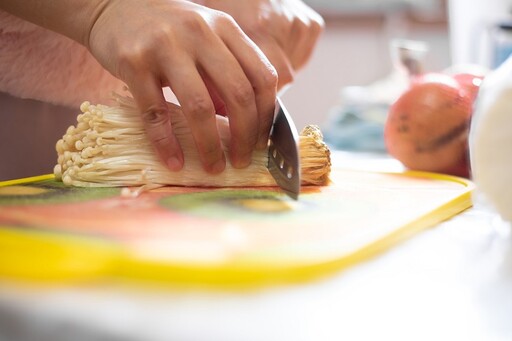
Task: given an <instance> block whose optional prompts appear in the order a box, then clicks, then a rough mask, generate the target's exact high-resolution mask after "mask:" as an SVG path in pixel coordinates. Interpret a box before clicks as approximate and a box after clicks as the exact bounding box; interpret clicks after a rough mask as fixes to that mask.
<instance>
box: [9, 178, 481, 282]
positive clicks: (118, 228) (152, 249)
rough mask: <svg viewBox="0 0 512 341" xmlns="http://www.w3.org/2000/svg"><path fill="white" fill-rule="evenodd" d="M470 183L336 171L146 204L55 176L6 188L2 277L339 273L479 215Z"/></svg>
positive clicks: (162, 196)
mask: <svg viewBox="0 0 512 341" xmlns="http://www.w3.org/2000/svg"><path fill="white" fill-rule="evenodd" d="M472 189H473V184H472V183H471V182H470V181H469V180H466V179H462V178H456V177H451V176H445V175H439V174H431V173H421V172H405V173H376V172H361V171H347V170H342V169H334V170H333V172H332V183H331V184H330V185H328V186H324V187H314V186H305V187H302V190H301V195H300V199H299V201H293V200H291V199H289V198H288V197H286V196H285V195H283V194H282V193H280V192H279V190H278V189H276V188H271V187H265V188H262V187H260V188H222V189H214V188H209V189H205V188H185V187H164V188H161V189H157V190H153V191H150V192H145V193H143V194H141V195H140V196H139V197H137V198H128V197H123V196H121V195H120V189H115V188H96V189H87V188H76V187H66V186H64V185H62V183H59V182H55V181H54V180H53V176H51V175H48V176H42V177H35V178H30V179H21V180H15V181H7V182H3V183H0V250H1V251H0V252H1V255H2V256H1V259H0V276H1V277H8V278H15V279H23V280H31V281H83V280H104V279H108V278H116V279H122V280H151V281H159V282H163V283H174V284H176V283H188V284H189V283H196V284H201V285H207V284H208V285H220V286H247V285H254V284H263V283H267V284H268V283H278V282H297V281H302V280H307V279H312V278H315V277H317V276H321V275H327V274H329V273H332V272H335V271H339V270H341V269H343V268H345V267H347V266H350V265H354V264H356V263H358V262H360V261H361V260H363V259H366V258H368V257H370V256H373V255H375V254H377V253H378V252H381V251H383V250H385V249H387V248H389V247H391V246H392V245H394V244H396V243H397V242H399V241H401V240H403V239H405V238H407V237H409V236H411V235H412V234H414V233H416V232H418V231H420V230H422V229H425V228H427V227H430V226H434V225H435V224H437V223H439V222H440V221H442V220H445V219H447V218H450V217H451V216H453V215H455V214H457V213H459V212H461V211H463V210H464V209H466V208H468V207H470V206H471V195H470V194H471V191H472Z"/></svg>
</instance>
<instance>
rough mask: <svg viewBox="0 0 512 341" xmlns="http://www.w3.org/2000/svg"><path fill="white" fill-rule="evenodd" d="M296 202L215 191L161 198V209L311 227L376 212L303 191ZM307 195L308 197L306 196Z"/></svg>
mask: <svg viewBox="0 0 512 341" xmlns="http://www.w3.org/2000/svg"><path fill="white" fill-rule="evenodd" d="M305 191H306V193H303V194H302V195H301V197H300V200H299V201H294V200H292V199H290V198H288V197H287V196H285V195H283V194H282V193H279V192H276V191H268V190H259V189H216V190H209V191H204V192H195V193H184V194H175V195H170V196H166V197H164V198H162V199H161V200H160V202H159V203H160V205H162V206H163V207H165V208H167V209H170V210H172V211H173V212H176V213H179V214H185V215H189V216H195V217H198V218H205V219H214V220H224V221H239V222H244V221H248V222H251V221H259V222H261V223H265V222H271V223H278V222H280V223H283V224H286V225H289V224H290V225H293V224H301V225H307V224H314V223H318V222H319V221H329V222H335V221H336V217H339V216H340V215H343V216H344V217H348V216H350V217H353V219H354V220H355V219H361V218H362V217H364V216H366V215H368V214H372V212H373V213H374V212H375V211H376V210H377V207H376V206H375V205H372V202H370V201H367V200H364V199H362V198H361V199H362V200H355V201H354V200H351V201H345V202H343V204H340V202H339V201H336V200H333V197H332V196H331V195H326V193H325V191H324V192H318V193H315V191H308V190H307V189H306V190H305ZM307 192H310V193H307Z"/></svg>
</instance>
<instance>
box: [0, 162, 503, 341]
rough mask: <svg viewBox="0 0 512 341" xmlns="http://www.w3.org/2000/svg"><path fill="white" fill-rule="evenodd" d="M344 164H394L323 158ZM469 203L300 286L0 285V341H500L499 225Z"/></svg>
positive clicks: (477, 205) (381, 167)
mask: <svg viewBox="0 0 512 341" xmlns="http://www.w3.org/2000/svg"><path fill="white" fill-rule="evenodd" d="M346 161H347V162H348V161H350V165H351V167H355V168H364V169H368V168H370V169H379V170H391V169H396V168H397V167H399V166H398V165H397V164H396V162H394V161H393V160H389V159H386V158H382V157H379V158H375V157H373V156H372V157H370V156H359V157H357V158H354V157H353V156H352V155H349V154H343V153H339V154H336V155H335V163H336V164H338V165H342V164H343V163H344V162H346ZM475 201H476V203H475V207H473V208H471V209H469V210H467V211H465V212H463V213H462V214H459V215H458V216H456V217H454V218H452V219H450V220H448V221H446V222H443V223H441V224H440V225H438V226H436V227H435V228H431V229H428V230H426V231H424V232H421V233H419V234H417V235H416V236H414V237H413V238H412V239H409V240H407V241H405V242H404V243H402V244H400V245H398V246H395V247H394V248H392V249H390V250H389V251H387V252H385V253H383V254H381V255H379V256H378V257H376V258H374V259H371V260H369V261H366V262H364V263H361V264H360V265H358V266H355V267H352V268H350V269H348V270H344V271H341V272H339V273H335V274H333V275H332V276H330V277H328V278H325V279H322V280H313V281H310V282H307V283H303V284H295V285H287V286H279V287H266V288H261V289H257V290H248V291H242V292H240V291H239V292H228V291H224V292H222V291H211V290H201V289H189V290H183V289H170V288H168V289H162V288H159V289H156V288H154V289H153V290H143V289H141V288H134V287H129V286H126V285H120V284H104V285H96V286H94V287H59V288H56V287H46V288H42V287H37V288H34V287H28V286H20V285H19V284H18V285H14V284H13V283H8V282H5V281H3V282H0V340H9V341H17V340H23V341H32V340H38V341H39V340H52V341H59V340H72V341H75V340H88V341H92V340H144V341H153V340H155V341H156V340H209V341H210V340H223V341H227V340H294V341H299V340H315V341H316V340H497V341H498V340H500V341H501V340H512V236H511V233H510V230H511V228H510V225H509V224H507V223H504V222H502V221H501V220H500V219H499V217H498V216H497V215H496V214H495V213H493V212H492V211H491V210H490V209H489V208H488V207H487V206H486V205H485V204H484V203H482V202H481V200H480V199H479V197H478V196H477V197H476V200H475ZM0 253H1V251H0Z"/></svg>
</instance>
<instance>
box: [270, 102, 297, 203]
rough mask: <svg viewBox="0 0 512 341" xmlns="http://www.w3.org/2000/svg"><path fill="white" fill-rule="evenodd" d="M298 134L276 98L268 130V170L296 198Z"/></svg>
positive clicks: (283, 188)
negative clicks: (272, 118)
mask: <svg viewBox="0 0 512 341" xmlns="http://www.w3.org/2000/svg"><path fill="white" fill-rule="evenodd" d="M298 143H299V134H298V133H297V128H295V124H294V123H293V121H292V118H291V116H290V114H288V112H287V111H286V109H285V107H284V106H283V104H282V102H281V100H280V99H279V98H277V100H276V106H275V110H274V123H273V125H272V129H271V131H270V141H269V148H268V166H267V167H268V170H269V171H270V174H272V176H273V177H274V179H275V180H276V183H277V184H278V185H279V187H280V188H281V189H282V190H283V191H284V192H285V193H286V194H287V195H289V196H290V197H291V198H293V199H295V200H297V199H298V198H299V192H300V160H299V146H298Z"/></svg>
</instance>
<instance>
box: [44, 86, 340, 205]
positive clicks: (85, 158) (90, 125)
mask: <svg viewBox="0 0 512 341" xmlns="http://www.w3.org/2000/svg"><path fill="white" fill-rule="evenodd" d="M114 98H115V100H116V102H117V104H116V105H113V106H106V105H101V104H98V105H93V104H91V103H89V102H84V103H82V105H81V106H80V110H81V111H82V114H80V115H78V117H77V124H76V126H71V127H69V128H68V130H67V131H66V134H65V135H64V136H63V138H62V139H60V140H59V141H58V142H57V145H56V149H57V153H58V162H57V165H56V166H55V168H54V174H55V178H56V179H57V180H62V181H63V182H64V184H66V185H71V186H80V187H126V189H125V191H124V194H125V195H126V194H129V195H133V196H136V195H138V194H139V193H140V192H142V191H144V190H149V189H153V188H158V187H161V186H165V185H177V186H200V187H253V186H275V185H276V183H275V180H274V179H273V178H272V176H271V175H270V173H269V171H268V169H267V164H268V150H262V151H255V152H254V153H253V157H252V162H251V164H250V165H249V166H248V167H247V168H244V169H235V168H233V167H232V166H231V165H230V164H229V162H227V165H226V169H225V170H224V172H222V173H220V174H216V175H212V174H208V173H206V172H205V171H204V170H203V168H202V165H201V163H200V161H199V156H198V153H197V149H196V147H195V144H194V140H193V138H192V134H191V133H190V130H189V128H188V126H187V121H186V118H185V117H184V115H183V113H182V111H181V110H180V108H179V107H178V106H176V105H173V104H169V110H170V113H171V122H172V123H173V130H174V133H175V135H176V137H177V138H178V141H179V143H180V145H181V148H182V149H183V154H184V157H185V165H184V167H183V168H182V169H181V170H180V171H178V172H173V171H170V170H169V169H167V167H166V166H165V165H163V164H162V163H161V162H160V160H159V158H158V156H157V154H156V152H155V150H154V149H153V146H152V145H151V144H150V142H149V140H148V138H147V137H146V134H145V130H144V127H143V123H142V120H141V115H140V114H139V111H138V110H137V107H136V105H135V102H134V100H133V99H132V98H130V97H125V96H120V95H114ZM217 127H218V131H219V134H220V137H221V141H222V145H223V149H224V152H225V153H226V156H227V155H228V151H229V142H230V134H229V122H228V120H227V119H226V118H225V117H222V116H217ZM299 155H300V165H301V166H300V172H301V181H302V184H303V185H325V184H327V183H328V182H329V173H330V170H331V162H330V152H329V149H328V147H327V145H326V144H325V143H324V142H323V136H322V134H321V132H320V129H319V128H318V127H316V126H307V127H305V128H304V129H303V130H302V132H301V134H300V138H299ZM227 159H228V158H227ZM130 187H131V188H132V189H131V190H130V189H128V188H130ZM133 188H135V189H133Z"/></svg>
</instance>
